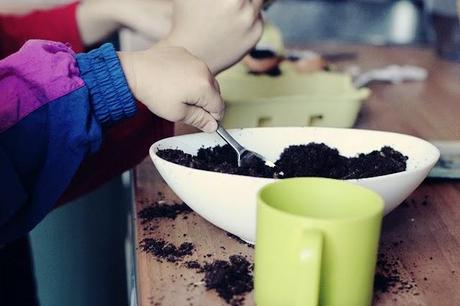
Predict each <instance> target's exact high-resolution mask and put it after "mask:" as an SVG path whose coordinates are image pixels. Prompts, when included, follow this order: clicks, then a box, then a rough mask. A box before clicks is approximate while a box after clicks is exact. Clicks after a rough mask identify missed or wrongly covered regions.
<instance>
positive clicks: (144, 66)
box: [119, 42, 224, 132]
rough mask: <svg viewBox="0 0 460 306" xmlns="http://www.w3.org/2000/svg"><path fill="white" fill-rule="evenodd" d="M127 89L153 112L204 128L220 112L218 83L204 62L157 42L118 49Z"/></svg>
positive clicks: (207, 129) (214, 125)
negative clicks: (135, 48)
mask: <svg viewBox="0 0 460 306" xmlns="http://www.w3.org/2000/svg"><path fill="white" fill-rule="evenodd" d="M119 58H120V61H121V64H122V67H123V71H124V73H125V76H126V79H127V81H128V84H129V87H130V89H131V91H132V92H133V93H134V96H135V97H136V99H138V100H139V101H141V102H142V103H144V104H145V105H146V106H147V107H148V108H149V109H150V111H152V112H153V113H155V114H156V115H158V116H160V117H162V118H164V119H167V120H170V121H174V122H177V121H182V122H184V123H186V124H190V125H193V126H195V127H197V128H199V129H201V130H203V131H205V132H213V131H215V130H216V129H217V122H216V120H220V119H221V118H222V116H223V112H224V103H223V101H222V99H221V97H220V93H219V85H218V84H217V81H216V80H215V79H214V76H213V75H212V74H211V72H210V71H209V69H208V68H207V66H206V65H205V64H204V63H203V62H201V61H200V60H199V59H197V58H196V57H194V56H193V55H191V54H190V53H189V52H188V51H187V50H185V49H184V48H180V47H173V46H170V45H168V44H167V43H164V42H163V43H159V44H157V45H156V46H154V47H152V48H150V49H149V50H146V51H140V52H120V53H119Z"/></svg>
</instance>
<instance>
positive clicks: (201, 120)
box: [184, 105, 217, 133]
mask: <svg viewBox="0 0 460 306" xmlns="http://www.w3.org/2000/svg"><path fill="white" fill-rule="evenodd" d="M184 123H186V124H189V125H193V126H194V127H197V128H199V129H200V130H202V131H204V132H208V133H211V132H214V131H216V130H217V121H216V119H214V118H213V117H212V116H211V114H209V113H208V112H206V111H205V110H204V109H202V108H201V107H197V106H193V105H189V106H187V110H186V114H185V118H184Z"/></svg>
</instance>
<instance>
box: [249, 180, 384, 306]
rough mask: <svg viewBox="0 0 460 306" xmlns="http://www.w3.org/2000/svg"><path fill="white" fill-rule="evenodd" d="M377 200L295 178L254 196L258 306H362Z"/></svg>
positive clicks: (372, 256)
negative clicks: (255, 197) (255, 203)
mask: <svg viewBox="0 0 460 306" xmlns="http://www.w3.org/2000/svg"><path fill="white" fill-rule="evenodd" d="M382 217H383V199H382V198H381V197H380V196H379V195H378V194H376V193H375V192H373V191H371V190H369V189H366V188H364V187H361V186H358V185H355V184H352V183H347V182H344V181H339V180H333V179H325V178H293V179H284V180H280V181H277V182H275V183H272V184H268V185H266V186H265V187H264V188H262V189H261V190H260V191H259V194H258V203H257V234H256V250H255V272H254V273H255V301H256V304H257V305H258V306H317V305H322V306H367V305H370V304H371V302H372V291H373V290H372V289H373V280H374V273H375V264H376V260H377V250H378V242H379V237H380V227H381V223H382Z"/></svg>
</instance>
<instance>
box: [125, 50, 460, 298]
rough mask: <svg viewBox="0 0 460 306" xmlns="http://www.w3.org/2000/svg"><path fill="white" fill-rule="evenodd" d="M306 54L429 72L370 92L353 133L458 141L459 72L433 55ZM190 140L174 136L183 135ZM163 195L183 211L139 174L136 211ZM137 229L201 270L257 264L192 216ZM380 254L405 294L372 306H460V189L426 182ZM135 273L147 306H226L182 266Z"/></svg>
mask: <svg viewBox="0 0 460 306" xmlns="http://www.w3.org/2000/svg"><path fill="white" fill-rule="evenodd" d="M303 47H305V46H303ZM309 47H310V48H311V49H314V50H317V51H321V52H325V53H328V54H333V53H335V52H352V53H356V58H354V59H351V60H348V61H341V62H339V63H337V64H336V65H337V68H341V67H345V66H347V65H352V64H356V65H359V66H360V67H361V68H362V69H363V70H367V69H371V68H380V67H383V66H385V65H389V64H411V65H418V66H422V67H425V68H427V69H428V71H429V78H428V80H427V81H425V82H414V83H403V84H393V85H390V84H383V83H380V84H371V86H370V88H371V89H372V95H371V97H370V99H369V100H368V101H366V102H365V104H364V105H363V108H362V111H361V113H360V116H359V118H358V121H357V123H356V127H357V128H369V129H378V130H385V131H393V132H401V133H406V134H411V135H414V136H418V137H422V138H425V139H429V140H431V139H432V140H460V124H459V122H460V64H454V63H451V62H446V61H442V60H440V59H438V58H437V57H436V56H435V55H433V54H432V52H431V51H429V50H426V49H416V48H401V47H373V46H360V45H343V44H324V45H315V46H309ZM190 131H191V130H190V129H188V128H186V127H184V126H178V127H177V133H179V134H180V133H187V132H190ZM184 184H186V182H184ZM159 192H161V194H162V195H161V197H162V198H164V200H165V201H166V202H170V203H172V202H178V203H180V201H179V199H178V198H177V197H176V196H175V195H174V194H173V192H172V191H171V190H170V188H168V186H167V185H166V184H165V183H164V181H163V180H162V179H161V177H160V176H159V175H158V173H157V172H156V170H155V169H154V167H153V165H152V163H151V161H150V160H149V159H146V160H145V161H144V162H143V163H142V164H140V165H139V166H138V167H137V168H136V169H135V170H134V195H135V196H134V202H133V205H134V211H135V212H139V211H140V210H142V209H143V208H144V207H147V206H149V205H150V204H151V203H154V202H155V201H157V200H158V199H159V197H160V195H159ZM184 216H187V217H185V218H184ZM134 224H135V235H136V237H135V242H136V244H137V245H138V243H139V241H140V240H142V239H143V238H145V237H154V238H163V239H165V240H167V241H170V242H172V243H174V244H176V245H179V244H180V243H182V242H185V241H189V242H193V243H194V244H195V245H196V251H195V253H194V254H193V255H190V256H187V257H186V258H185V260H184V261H187V260H197V261H199V262H201V263H203V262H210V261H211V260H214V259H228V257H229V256H230V255H233V254H241V255H244V256H246V257H247V258H248V259H249V260H252V256H253V249H252V248H250V247H248V246H247V245H245V244H242V243H239V242H238V241H236V240H234V239H232V238H230V237H228V236H227V235H226V233H225V232H224V231H222V230H220V229H218V228H217V227H215V226H213V225H212V224H210V223H208V222H207V221H205V220H204V219H203V218H201V217H200V216H198V215H196V214H195V213H191V214H187V215H179V216H178V217H177V218H176V219H175V220H172V219H159V220H157V221H154V222H152V223H151V224H149V225H150V227H151V226H154V227H156V228H155V229H154V230H149V229H146V227H149V226H146V224H142V223H141V222H140V220H139V219H138V218H135V220H134ZM380 253H381V254H384V256H385V260H386V261H389V262H391V266H392V268H393V269H397V270H398V274H399V275H400V278H401V280H400V282H401V283H402V284H403V285H401V286H399V285H398V286H396V287H395V288H392V289H390V290H388V292H376V293H375V297H374V305H378V306H387V305H388V306H389V305H405V306H412V305H413V306H415V305H417V306H419V305H420V306H421V305H424V306H443V305H446V306H454V305H460V182H459V181H443V180H437V181H433V180H427V181H425V182H424V183H423V184H422V185H421V186H420V187H419V188H418V189H417V190H416V191H415V192H414V193H413V194H412V195H411V196H410V197H409V199H408V200H407V201H406V203H405V204H404V205H401V206H400V207H398V208H397V209H395V210H394V211H393V212H392V213H391V214H390V215H388V216H387V217H385V218H384V225H383V229H382V238H381V245H380ZM136 266H137V288H138V303H139V305H141V306H145V305H167V306H169V305H202V306H205V305H227V304H226V303H225V302H224V301H223V300H222V299H220V298H219V297H218V296H217V294H216V293H215V292H214V291H207V290H205V288H204V285H203V282H202V277H203V275H202V274H200V273H197V272H196V271H195V270H190V269H187V268H185V266H184V264H183V262H179V263H169V262H159V261H157V259H156V258H155V257H154V256H152V255H150V254H146V253H145V252H142V251H141V250H140V249H137V251H136ZM398 287H400V288H398ZM403 287H404V288H403ZM244 305H254V301H253V298H252V294H248V295H247V296H246V299H245V302H244ZM344 306H354V305H344Z"/></svg>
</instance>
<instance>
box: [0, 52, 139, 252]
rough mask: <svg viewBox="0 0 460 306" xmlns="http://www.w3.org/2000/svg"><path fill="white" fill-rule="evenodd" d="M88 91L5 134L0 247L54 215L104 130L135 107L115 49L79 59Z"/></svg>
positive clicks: (1, 137) (0, 159)
mask: <svg viewBox="0 0 460 306" xmlns="http://www.w3.org/2000/svg"><path fill="white" fill-rule="evenodd" d="M77 62H78V66H79V69H80V73H81V77H82V79H83V80H84V83H85V86H83V87H81V88H79V89H76V90H74V91H72V92H70V93H68V94H66V95H65V96H62V97H60V98H58V99H56V100H54V101H52V102H50V103H47V104H45V105H43V106H41V107H40V108H38V109H37V110H35V111H34V112H32V113H30V114H29V115H27V116H26V117H25V118H23V119H22V120H21V121H19V122H18V123H17V124H15V125H14V126H12V127H11V128H9V129H8V130H6V131H4V132H3V133H1V134H0V169H1V171H0V203H1V204H0V245H2V244H5V243H8V242H10V241H12V240H14V239H16V238H19V237H21V236H22V235H24V234H26V233H27V232H28V231H30V230H31V229H32V228H33V227H34V226H35V225H37V224H38V223H39V222H40V221H41V220H42V219H43V218H44V217H45V216H46V214H47V213H48V212H49V211H50V210H52V208H53V207H54V205H55V203H56V201H57V199H58V198H59V196H60V195H61V194H62V193H63V192H64V191H65V189H66V187H67V186H68V185H69V184H70V181H71V179H72V177H73V176H74V174H75V172H76V171H77V169H78V167H79V166H80V164H81V162H82V161H83V159H84V158H85V157H86V156H87V155H88V154H91V153H94V152H96V151H97V150H98V148H99V146H100V144H101V141H102V132H103V128H104V126H107V125H112V124H114V123H116V122H117V121H120V120H122V119H124V118H127V117H130V116H132V115H134V113H135V112H136V106H135V102H134V98H133V96H132V94H131V92H130V90H129V88H128V85H127V82H126V80H125V77H124V74H123V71H122V69H121V66H120V63H119V60H118V57H117V55H116V52H115V50H114V49H113V47H112V46H111V45H110V44H105V45H103V46H102V47H100V48H98V49H95V50H93V51H91V52H89V53H84V54H78V55H77Z"/></svg>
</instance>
